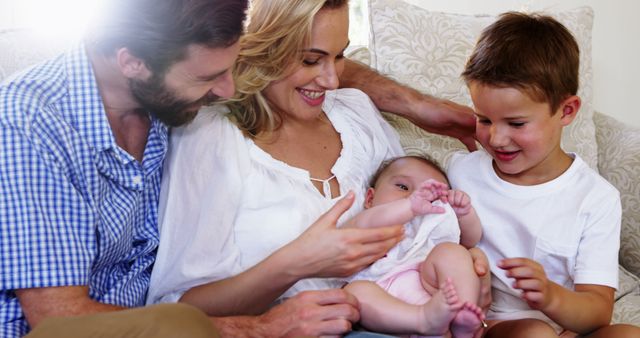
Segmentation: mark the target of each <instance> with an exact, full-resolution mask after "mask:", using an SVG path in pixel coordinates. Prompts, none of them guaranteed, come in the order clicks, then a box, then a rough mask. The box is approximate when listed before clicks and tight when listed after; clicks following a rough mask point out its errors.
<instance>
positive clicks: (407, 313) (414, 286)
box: [343, 156, 484, 338]
mask: <svg viewBox="0 0 640 338" xmlns="http://www.w3.org/2000/svg"><path fill="white" fill-rule="evenodd" d="M372 182H373V184H372V187H371V188H369V189H368V190H367V193H366V197H365V206H364V207H365V210H364V211H363V212H361V213H360V214H358V215H357V216H356V217H354V218H352V219H350V220H348V221H347V222H346V223H345V224H344V225H343V227H379V226H386V225H390V224H406V225H405V239H403V240H402V241H401V242H400V243H399V244H398V245H397V246H396V247H394V248H393V249H391V251H389V253H388V254H387V255H386V256H385V257H383V258H382V259H380V260H378V261H377V262H375V263H374V264H372V265H371V266H370V267H369V268H367V269H365V270H363V271H361V272H359V273H358V274H356V275H354V276H352V277H351V279H350V280H351V282H350V283H349V284H348V285H347V286H346V287H345V288H346V289H347V290H348V291H349V292H351V293H352V294H354V295H355V296H356V298H358V301H359V302H360V305H361V313H360V315H361V324H362V325H363V326H364V327H365V328H367V329H369V330H374V331H378V332H390V333H395V334H399V333H412V334H416V333H417V334H420V335H442V334H445V333H446V332H448V331H449V330H450V331H451V333H452V334H453V336H454V337H462V338H464V337H473V335H474V334H475V333H476V332H477V331H478V329H479V328H480V327H481V324H482V323H483V319H484V315H483V313H482V311H481V309H480V308H479V307H478V306H477V303H478V300H479V295H480V280H479V277H478V276H477V274H476V272H475V270H474V267H473V261H472V258H471V254H470V253H469V250H467V249H468V248H471V247H473V246H474V245H475V244H476V243H477V242H478V241H479V240H480V237H481V236H482V229H481V224H480V219H479V218H478V216H477V215H476V212H475V210H474V209H473V207H472V206H471V203H470V200H469V197H468V196H467V194H465V193H464V192H462V191H459V190H450V189H449V187H448V184H447V183H446V182H447V179H446V176H445V174H444V172H443V171H442V170H441V169H440V168H439V167H438V166H437V165H436V164H434V163H433V162H430V161H428V160H426V159H425V158H421V157H414V156H406V157H400V158H396V159H393V160H390V161H388V162H386V163H384V164H383V166H382V167H381V168H380V170H378V173H377V174H376V175H375V176H374V178H373V180H372ZM458 224H459V225H458ZM458 243H460V244H458Z"/></svg>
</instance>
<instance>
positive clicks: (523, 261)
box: [498, 258, 553, 311]
mask: <svg viewBox="0 0 640 338" xmlns="http://www.w3.org/2000/svg"><path fill="white" fill-rule="evenodd" d="M498 267H499V268H501V269H503V270H505V271H506V275H507V277H511V278H514V279H515V282H514V283H513V287H514V288H515V289H519V290H522V295H521V297H522V299H524V300H525V301H526V302H527V304H529V306H530V307H531V308H532V309H534V310H540V311H544V309H545V308H547V306H548V305H549V304H550V303H551V300H552V299H553V295H552V292H553V291H552V290H553V288H552V287H551V284H552V283H553V282H551V281H549V279H547V274H546V273H545V272H544V267H543V266H542V265H540V264H539V263H538V262H536V261H534V260H531V259H529V258H507V259H503V260H501V261H499V262H498Z"/></svg>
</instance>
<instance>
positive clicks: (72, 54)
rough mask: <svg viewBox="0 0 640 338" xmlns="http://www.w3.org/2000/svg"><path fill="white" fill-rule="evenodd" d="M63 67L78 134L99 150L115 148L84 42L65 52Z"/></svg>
mask: <svg viewBox="0 0 640 338" xmlns="http://www.w3.org/2000/svg"><path fill="white" fill-rule="evenodd" d="M64 66H65V71H66V74H67V77H68V81H69V84H68V86H69V92H68V93H69V101H68V102H69V107H68V109H69V110H70V112H69V113H70V114H72V115H74V117H75V120H76V121H77V128H78V132H79V133H80V134H81V136H82V137H83V138H84V139H85V140H87V142H89V143H90V144H91V145H92V146H94V147H95V148H96V150H98V151H102V150H107V149H112V148H113V149H114V148H117V147H116V142H115V138H114V137H113V133H112V131H111V126H110V125H109V120H107V114H106V112H105V110H104V104H103V102H102V97H101V96H100V92H99V90H98V84H97V82H96V79H95V74H94V72H93V67H92V65H91V62H90V61H89V57H88V56H87V53H86V51H85V46H84V44H83V43H81V44H79V45H78V46H76V47H74V48H73V49H71V50H69V51H68V52H67V54H66V58H65V65H64Z"/></svg>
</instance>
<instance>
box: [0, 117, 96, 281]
mask: <svg viewBox="0 0 640 338" xmlns="http://www.w3.org/2000/svg"><path fill="white" fill-rule="evenodd" d="M0 144H1V145H0V163H1V165H0V287H1V288H2V290H15V289H22V288H35V287H52V286H69V285H88V279H89V271H90V268H91V265H92V259H93V258H92V257H93V256H94V254H95V238H94V237H93V235H94V232H93V229H94V227H95V221H96V220H95V219H94V216H93V213H92V208H91V206H90V205H89V204H88V203H87V201H86V200H85V199H84V198H83V197H82V195H81V194H80V193H79V192H78V190H77V189H76V188H75V187H74V184H73V180H74V178H73V175H72V174H71V170H70V168H68V165H67V164H68V163H67V162H65V161H63V160H61V158H60V157H59V156H56V155H54V153H53V152H52V151H50V150H49V147H51V146H58V147H59V148H60V149H58V151H59V152H62V153H64V151H65V150H68V149H63V144H55V145H53V144H50V143H47V140H45V139H42V138H39V137H36V136H33V135H31V134H29V128H17V127H15V126H13V125H6V124H4V123H3V125H2V128H1V129H0Z"/></svg>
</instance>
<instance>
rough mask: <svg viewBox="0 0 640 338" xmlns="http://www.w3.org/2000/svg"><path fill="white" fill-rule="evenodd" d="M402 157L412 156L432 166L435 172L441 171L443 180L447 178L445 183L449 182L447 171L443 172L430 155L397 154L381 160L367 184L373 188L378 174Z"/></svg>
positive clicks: (378, 176)
mask: <svg viewBox="0 0 640 338" xmlns="http://www.w3.org/2000/svg"><path fill="white" fill-rule="evenodd" d="M403 158H413V159H416V160H419V161H422V162H424V163H425V164H427V165H428V166H430V167H432V168H433V169H435V170H436V171H437V172H439V173H441V174H442V176H443V177H444V179H445V180H447V181H446V182H444V183H446V184H447V185H448V184H449V181H448V179H447V173H445V172H444V170H443V169H442V167H440V165H439V164H438V163H437V162H436V161H435V160H434V159H432V158H431V157H429V156H426V155H425V156H417V155H406V156H398V157H393V158H390V159H387V160H385V161H383V162H382V163H381V164H380V166H379V167H378V170H376V172H375V174H373V176H371V180H369V186H370V187H371V188H375V186H376V183H377V182H378V179H379V178H380V176H381V175H382V173H384V171H385V170H386V169H387V168H388V167H389V166H390V165H391V164H393V162H395V161H397V160H399V159H403Z"/></svg>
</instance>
